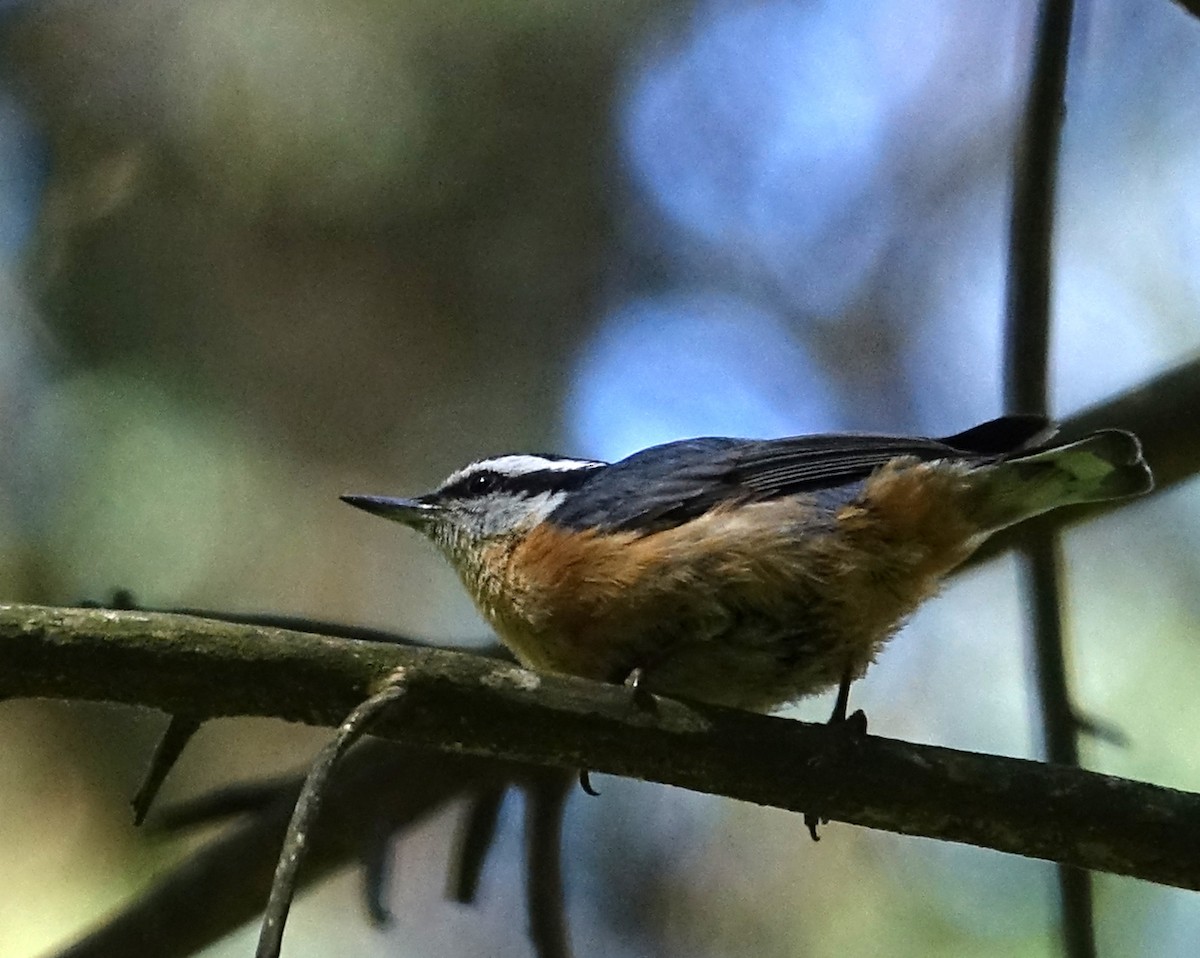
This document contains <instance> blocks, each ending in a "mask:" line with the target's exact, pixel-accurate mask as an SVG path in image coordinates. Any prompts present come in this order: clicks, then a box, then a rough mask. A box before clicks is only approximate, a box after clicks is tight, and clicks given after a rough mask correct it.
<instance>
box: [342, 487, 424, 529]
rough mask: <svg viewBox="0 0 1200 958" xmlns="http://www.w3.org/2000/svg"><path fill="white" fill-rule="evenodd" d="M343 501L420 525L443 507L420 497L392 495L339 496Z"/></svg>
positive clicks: (407, 522)
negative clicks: (411, 497)
mask: <svg viewBox="0 0 1200 958" xmlns="http://www.w3.org/2000/svg"><path fill="white" fill-rule="evenodd" d="M339 498H340V499H341V500H342V502H345V503H348V504H349V505H352V506H354V508H356V509H362V510H363V511H364V512H369V513H371V515H373V516H383V518H385V519H391V520H393V521H394V522H402V523H404V525H406V526H413V527H414V528H416V527H420V526H422V525H424V524H425V523H427V522H429V521H430V520H431V519H433V518H434V517H435V516H437V514H438V513H439V512H440V511H441V509H440V508H439V507H438V506H436V505H434V504H433V503H431V502H423V501H421V500H420V499H395V498H392V497H391V496H352V495H351V496H339Z"/></svg>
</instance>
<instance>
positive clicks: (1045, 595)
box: [1005, 0, 1096, 958]
mask: <svg viewBox="0 0 1200 958" xmlns="http://www.w3.org/2000/svg"><path fill="white" fill-rule="evenodd" d="M1073 13H1074V0H1042V4H1041V9H1040V12H1039V17H1038V26H1037V38H1036V41H1035V46H1034V55H1033V69H1032V73H1031V76H1030V83H1029V90H1028V95H1027V98H1026V102H1025V116H1024V125H1023V129H1022V132H1021V140H1020V143H1019V144H1018V147H1017V157H1016V164H1015V167H1014V175H1013V199H1012V224H1011V228H1010V233H1009V264H1008V296H1007V323H1008V329H1007V347H1008V348H1007V357H1006V369H1005V380H1006V392H1007V400H1008V407H1009V409H1010V410H1011V411H1013V412H1031V413H1041V414H1043V415H1045V414H1046V413H1047V411H1048V404H1047V396H1048V393H1049V382H1048V381H1049V376H1048V369H1049V361H1050V359H1049V352H1050V291H1051V284H1052V277H1053V255H1052V242H1053V236H1054V212H1055V211H1054V204H1055V188H1056V181H1057V176H1058V154H1059V146H1060V142H1061V130H1062V121H1063V116H1064V114H1065V101H1064V98H1065V90H1066V80H1067V61H1068V52H1069V49H1070V39H1071V19H1072V15H1073ZM1023 560H1024V561H1023V563H1022V565H1023V570H1024V578H1025V587H1026V591H1027V593H1028V594H1029V595H1030V596H1031V597H1032V599H1033V603H1032V604H1033V612H1032V625H1033V636H1034V642H1033V646H1034V659H1035V663H1036V673H1037V681H1038V692H1039V700H1040V702H1041V712H1042V728H1043V737H1044V739H1045V743H1046V749H1047V753H1048V757H1049V759H1050V761H1052V762H1056V763H1058V764H1062V765H1078V764H1079V750H1078V731H1079V729H1078V726H1077V724H1076V718H1075V715H1076V713H1075V709H1074V707H1073V706H1072V704H1071V697H1070V690H1069V687H1068V683H1067V673H1066V656H1065V652H1064V648H1063V627H1062V602H1061V590H1060V588H1059V574H1058V566H1059V542H1058V538H1057V536H1055V535H1054V534H1053V533H1047V534H1038V533H1036V532H1034V533H1030V534H1029V536H1028V538H1027V541H1026V545H1025V549H1024V557H1023ZM1058 882H1059V890H1060V893H1061V898H1062V929H1063V945H1064V947H1065V950H1066V954H1067V955H1068V956H1069V958H1092V956H1094V955H1095V953H1096V944H1095V933H1094V930H1093V918H1092V886H1091V875H1090V874H1089V873H1088V872H1086V871H1083V870H1080V869H1078V868H1074V867H1071V866H1069V865H1065V864H1060V865H1059V867H1058Z"/></svg>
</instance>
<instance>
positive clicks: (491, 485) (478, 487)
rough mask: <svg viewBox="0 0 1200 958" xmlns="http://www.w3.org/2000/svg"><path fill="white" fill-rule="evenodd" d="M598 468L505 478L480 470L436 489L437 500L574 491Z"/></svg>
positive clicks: (507, 475) (582, 468)
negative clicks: (500, 494)
mask: <svg viewBox="0 0 1200 958" xmlns="http://www.w3.org/2000/svg"><path fill="white" fill-rule="evenodd" d="M597 470H598V467H589V466H581V467H580V468H578V469H536V470H534V471H533V472H523V473H519V474H517V475H509V474H506V473H503V472H496V471H495V470H493V469H481V470H479V471H478V472H473V473H471V475H469V476H463V477H462V478H461V479H459V480H458V481H456V482H453V483H451V484H450V485H448V486H446V487H444V488H442V489H439V490H438V491H437V492H436V493H435V494H434V495H435V497H436V498H437V499H475V498H482V497H484V496H489V495H491V494H493V493H496V492H502V493H508V494H509V495H515V496H536V495H540V494H542V493H544V492H569V491H571V490H572V489H578V488H579V487H580V486H582V485H583V484H584V483H585V482H587V481H588V480H589V479H590V478H592V476H594V475H595V474H596V472H597Z"/></svg>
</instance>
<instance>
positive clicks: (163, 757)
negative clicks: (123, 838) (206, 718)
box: [129, 715, 201, 825]
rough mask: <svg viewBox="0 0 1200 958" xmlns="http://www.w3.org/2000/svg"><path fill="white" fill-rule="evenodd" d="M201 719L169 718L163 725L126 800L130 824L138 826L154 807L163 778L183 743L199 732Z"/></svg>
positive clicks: (181, 749) (175, 760)
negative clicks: (139, 780)
mask: <svg viewBox="0 0 1200 958" xmlns="http://www.w3.org/2000/svg"><path fill="white" fill-rule="evenodd" d="M200 725H201V720H200V719H198V718H196V717H195V716H192V715H172V716H171V720H170V722H168V723H167V728H166V731H164V732H163V734H162V738H160V739H159V740H158V745H156V746H155V748H154V755H153V756H152V757H151V759H150V764H149V766H148V767H147V768H146V774H145V775H144V776H143V777H142V784H141V785H140V786H139V787H138V790H137V793H136V794H135V795H134V796H133V799H132V800H131V801H130V803H129V804H130V805H132V806H133V824H134V825H141V824H142V822H144V821H145V820H146V813H147V812H149V811H150V806H151V805H153V804H154V799H155V798H156V797H157V796H158V791H159V789H160V788H162V784H163V782H164V781H166V778H167V775H168V774H170V772H171V769H172V768H174V767H175V763H176V762H177V761H178V760H179V756H180V755H182V754H183V750H184V748H186V747H187V743H188V742H190V741H191V739H192V736H193V735H195V734H196V732H197V731H199V729H200Z"/></svg>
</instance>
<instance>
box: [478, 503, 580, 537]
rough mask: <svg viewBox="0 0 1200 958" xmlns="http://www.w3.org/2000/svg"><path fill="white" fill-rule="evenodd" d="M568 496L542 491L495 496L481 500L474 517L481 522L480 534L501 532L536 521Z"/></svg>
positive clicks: (539, 520)
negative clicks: (480, 506) (532, 494)
mask: <svg viewBox="0 0 1200 958" xmlns="http://www.w3.org/2000/svg"><path fill="white" fill-rule="evenodd" d="M566 497H567V494H566V493H565V492H542V493H538V495H536V496H515V497H497V498H492V499H489V500H488V501H487V502H486V503H481V505H482V506H483V508H482V510H481V511H479V512H476V513H475V515H474V518H475V519H477V520H478V521H479V523H480V528H479V533H480V535H482V536H494V535H503V534H505V533H508V532H512V531H514V530H516V529H518V528H521V529H528V528H530V527H531V526H535V525H537V524H538V523H539V522H541V521H542V520H543V519H545V518H546V517H547V516H548V515H550V513H552V512H553V511H554V510H555V509H557V508H558V506H559V504H560V503H561V502H562V501H563V500H564V499H565V498H566Z"/></svg>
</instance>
